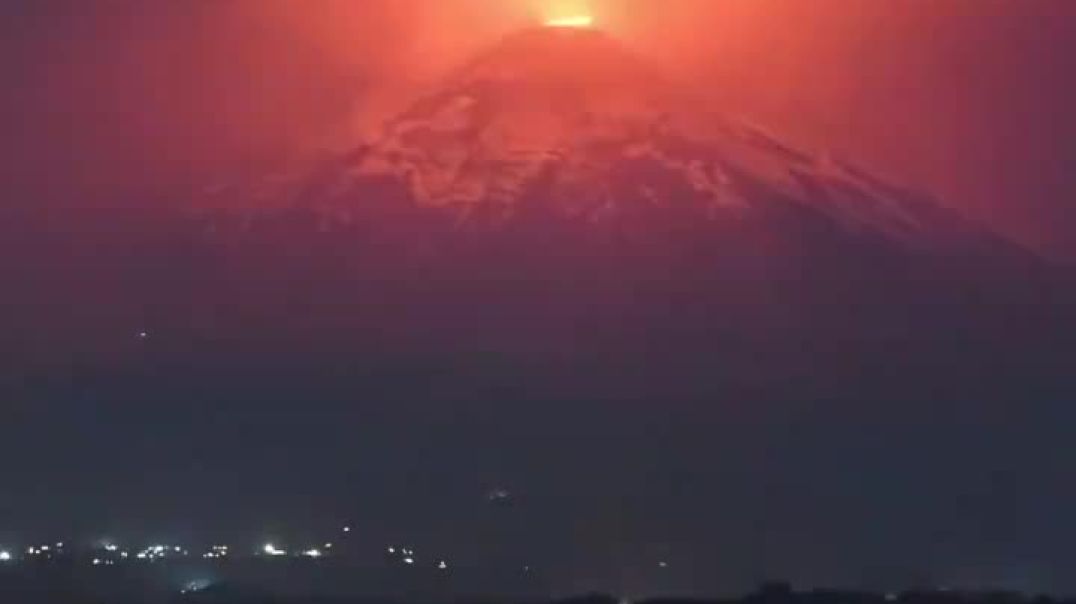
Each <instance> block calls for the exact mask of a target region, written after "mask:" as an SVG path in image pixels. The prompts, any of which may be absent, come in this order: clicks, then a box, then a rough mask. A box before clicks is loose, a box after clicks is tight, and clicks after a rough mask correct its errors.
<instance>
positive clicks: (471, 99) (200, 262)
mask: <svg viewBox="0 0 1076 604" xmlns="http://www.w3.org/2000/svg"><path fill="white" fill-rule="evenodd" d="M214 198H215V199H216V200H223V201H226V203H219V204H214ZM196 205H198V206H200V207H212V206H214V205H216V206H217V207H218V208H220V209H209V210H199V211H173V210H165V209H160V208H155V207H153V206H152V204H149V203H147V204H145V206H144V208H143V209H142V210H130V209H124V210H117V211H116V212H115V213H109V212H108V211H101V210H97V211H94V212H92V213H87V214H85V215H77V214H75V213H73V212H70V213H67V214H65V215H47V214H44V213H36V212H35V211H33V210H19V211H16V210H12V211H11V214H12V215H11V216H10V220H9V221H8V224H9V225H19V226H18V227H14V226H12V227H11V230H12V233H13V236H12V237H10V238H7V240H6V242H5V243H6V248H7V250H6V254H5V260H4V261H3V264H2V265H0V266H2V267H3V271H4V277H5V281H6V282H8V283H14V284H15V285H16V286H15V287H13V288H11V289H10V290H9V291H13V292H14V294H13V296H12V301H11V302H10V304H11V306H12V308H13V309H14V317H15V319H14V320H13V321H12V325H11V326H10V331H11V335H12V336H13V338H10V339H9V340H8V341H9V342H12V343H13V344H14V346H13V347H12V350H11V351H9V352H10V353H11V356H12V357H13V358H14V359H15V360H17V363H18V364H21V365H23V366H25V367H27V368H29V369H28V370H30V369H32V368H33V367H34V366H36V365H41V364H45V365H47V364H48V363H49V362H51V361H54V360H55V359H56V358H57V357H60V358H63V359H65V361H64V362H66V363H71V364H73V365H74V366H82V365H83V364H99V363H100V358H101V355H100V354H98V353H99V349H100V348H105V349H108V350H109V351H110V352H111V353H114V355H113V356H114V358H115V359H116V360H118V361H120V362H122V361H123V359H129V358H132V355H136V356H142V355H143V353H144V350H145V349H152V350H153V351H154V354H155V355H157V357H156V358H158V360H159V361H160V362H166V363H172V364H175V365H178V366H183V367H191V366H192V365H194V366H199V365H202V364H205V365H209V366H217V365H219V364H222V363H223V364H224V365H225V366H243V365H249V366H266V365H267V364H268V365H272V364H274V363H276V364H279V366H281V367H287V368H288V369H289V371H291V372H293V373H298V372H302V371H304V370H311V371H315V372H328V373H340V372H343V373H347V370H344V369H341V368H340V367H336V364H338V363H339V364H341V365H346V366H347V367H353V366H354V363H355V362H356V359H361V360H362V361H361V363H369V364H374V365H376V364H379V363H384V362H390V363H396V362H400V363H402V364H404V365H407V366H409V367H412V368H413V367H415V365H416V363H419V364H421V363H429V365H430V366H431V367H441V368H442V370H445V371H450V372H452V373H454V374H456V375H463V374H465V373H466V372H465V371H461V370H460V364H461V363H463V364H464V365H467V363H471V362H473V363H475V365H474V366H473V367H472V369H473V370H475V371H480V372H481V371H485V370H486V369H475V367H479V366H484V364H485V363H487V362H491V361H490V359H499V360H498V361H494V364H496V363H498V362H504V363H508V364H509V365H512V364H514V361H508V360H506V359H517V360H520V359H526V361H525V364H526V366H527V369H526V371H537V372H538V374H537V375H541V377H542V379H541V380H539V381H538V382H537V383H543V384H551V383H560V384H562V385H570V386H571V387H572V388H574V389H575V390H576V391H578V392H588V391H591V390H593V391H594V392H595V393H604V394H606V395H611V396H621V395H629V396H647V395H648V394H657V393H661V394H662V395H670V396H675V395H678V394H683V395H685V396H688V397H702V398H706V397H707V396H710V395H711V394H712V393H713V391H715V390H717V389H720V390H722V391H726V392H727V391H729V390H730V389H731V390H732V391H744V392H749V391H753V390H755V389H757V388H758V387H759V386H760V385H762V386H764V387H765V388H766V389H776V392H777V393H779V395H796V396H809V393H813V394H814V395H822V394H823V393H826V392H830V391H832V390H833V389H840V390H846V391H849V392H853V391H854V392H860V391H861V389H862V388H865V389H868V390H874V389H878V388H880V387H882V388H883V389H884V388H886V387H888V386H895V387H898V388H904V387H907V386H908V385H909V384H918V385H919V386H918V387H922V385H923V384H931V387H932V388H942V389H943V390H944V388H945V387H950V388H955V389H963V390H967V389H969V388H970V389H971V390H972V391H976V392H978V388H980V387H981V384H982V380H981V378H982V377H983V376H990V378H991V379H992V380H994V381H995V383H996V384H1002V385H1004V387H1007V388H1012V389H1014V390H1019V389H1021V388H1024V387H1026V385H1027V384H1028V383H1041V381H1042V380H1047V381H1049V382H1058V381H1059V380H1062V381H1063V380H1064V379H1067V378H1065V377H1064V375H1065V371H1064V370H1063V367H1062V365H1063V362H1062V359H1063V358H1064V357H1065V354H1066V353H1067V352H1068V351H1071V350H1072V347H1073V342H1074V333H1076V330H1074V329H1073V328H1072V321H1071V316H1070V314H1071V313H1069V312H1068V310H1067V306H1068V305H1069V304H1070V303H1071V301H1072V300H1073V299H1074V297H1073V294H1072V291H1073V287H1072V282H1073V280H1072V271H1071V270H1069V269H1068V268H1065V267H1057V266H1053V265H1050V264H1049V263H1047V262H1045V261H1043V260H1041V259H1039V258H1037V257H1035V256H1034V255H1033V254H1031V253H1029V252H1027V251H1026V250H1024V249H1022V248H1020V247H1018V246H1016V245H1014V244H1012V243H1010V242H1008V241H1005V240H1004V239H1002V238H1000V237H998V236H996V235H995V234H993V233H991V232H989V231H987V230H985V229H983V228H982V227H980V226H978V225H976V224H974V223H973V222H971V221H969V220H966V219H964V218H962V217H961V216H959V215H958V214H957V213H955V212H953V211H951V210H949V209H947V208H945V207H944V206H942V205H941V204H939V203H938V202H936V201H935V200H933V199H932V198H931V197H929V196H928V195H925V194H922V193H918V192H915V191H912V190H909V189H906V188H903V187H900V186H895V185H891V184H888V183H886V182H884V181H883V180H881V179H878V178H876V177H873V176H871V175H870V174H869V173H867V172H866V171H864V170H862V169H859V168H855V167H853V166H851V165H849V164H847V163H845V162H840V161H836V160H833V159H831V158H826V157H814V156H812V155H810V154H807V153H803V152H800V151H797V150H794V149H792V148H790V147H789V146H787V145H785V144H783V143H782V142H780V141H779V140H778V139H777V138H776V137H774V136H772V135H771V134H769V133H767V132H765V131H764V130H763V129H760V128H758V127H755V126H752V125H750V124H748V123H746V122H743V121H739V120H735V119H731V118H729V117H726V116H722V115H720V114H719V113H718V112H716V111H714V110H712V108H710V107H709V106H708V105H707V103H705V102H704V101H703V100H700V99H698V98H695V97H692V96H691V95H690V94H685V93H682V92H680V91H678V90H677V89H676V87H675V86H673V85H671V84H668V83H667V82H665V81H663V80H662V79H661V77H660V75H659V74H656V73H654V72H653V71H652V70H651V69H650V68H649V67H648V66H647V65H646V63H645V62H643V61H641V60H639V59H638V58H637V57H635V56H634V55H633V54H631V53H630V52H629V51H628V50H626V49H624V48H623V47H621V46H620V45H619V44H618V43H617V42H616V41H614V40H612V39H610V38H608V37H607V36H605V35H603V34H602V33H600V32H595V31H572V30H558V29H540V30H533V31H525V32H522V33H519V34H517V35H515V36H511V37H509V38H507V39H505V40H504V41H502V43H500V44H499V45H497V46H496V47H494V48H492V49H491V50H489V51H488V52H487V53H484V54H483V55H481V56H479V57H478V58H476V59H475V60H474V61H473V62H472V63H471V64H469V65H467V66H465V67H464V68H463V69H461V70H459V71H458V72H457V73H455V74H453V75H452V76H451V77H449V78H448V79H447V80H446V82H445V83H444V84H443V85H442V86H441V87H439V88H438V89H436V90H434V91H433V92H432V93H431V94H429V95H427V96H425V97H424V98H422V99H421V100H419V101H418V102H416V103H415V104H414V105H413V106H411V107H410V108H409V109H407V110H406V111H403V112H402V113H400V114H399V115H398V116H397V117H395V118H394V119H391V120H390V121H389V122H388V123H387V124H386V126H385V128H384V130H383V132H382V133H381V135H379V136H378V137H376V138H375V139H374V140H371V141H369V142H368V143H366V144H364V145H362V146H360V147H357V148H356V149H355V150H354V151H352V152H350V153H346V154H342V155H341V156H339V157H336V158H333V159H332V160H331V161H326V162H324V163H323V165H321V166H320V167H319V168H317V169H314V170H310V171H305V172H303V173H301V174H296V175H286V176H277V177H273V178H267V179H265V180H264V181H261V182H259V183H255V184H248V185H244V186H241V187H227V188H221V189H218V190H216V191H214V192H213V193H212V194H211V195H208V196H207V198H206V199H202V200H199V201H198V202H197V204H196ZM223 208H232V209H223ZM234 208H244V209H241V210H237V209H234ZM72 299H78V300H80V302H79V304H78V305H77V306H76V307H75V308H68V307H67V306H66V304H65V303H63V302H60V301H66V300H72ZM143 331H146V332H148V333H146V334H144V335H145V336H147V337H134V336H133V334H141V333H142V332H143ZM117 334H122V335H117ZM16 351H17V352H16ZM188 357H190V358H189V359H188ZM90 358H93V359H94V360H92V361H90V360H88V359H90ZM180 358H184V359H187V360H183V361H181V360H179V359H180ZM166 359H171V360H166ZM191 359H193V360H191ZM345 359H346V361H345ZM386 359H393V360H392V361H386ZM400 359H407V360H402V361H401V360H400ZM416 359H422V360H421V361H418V360H416ZM462 359H471V361H464V360H462ZM474 359H483V360H482V361H473V360H474ZM334 367H335V368H334ZM444 368H448V369H444ZM494 371H495V370H494ZM910 375H915V376H920V379H918V380H915V379H908V377H907V376H910ZM461 379H462V378H461ZM883 384H884V385H888V386H881V385H883ZM980 394H981V392H980Z"/></svg>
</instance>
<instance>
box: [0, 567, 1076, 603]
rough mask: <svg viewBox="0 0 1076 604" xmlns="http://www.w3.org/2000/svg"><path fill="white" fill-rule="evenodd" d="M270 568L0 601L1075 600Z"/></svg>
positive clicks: (176, 571)
mask: <svg viewBox="0 0 1076 604" xmlns="http://www.w3.org/2000/svg"><path fill="white" fill-rule="evenodd" d="M273 566H274V568H272V569H271V572H269V570H270V569H269V568H268V567H267V566H265V565H261V564H251V565H249V566H244V565H241V564H240V565H235V566H233V567H232V568H230V569H228V570H227V572H219V571H218V572H216V573H206V572H204V567H203V568H199V567H198V566H196V565H187V566H183V565H159V566H157V567H156V568H133V567H132V568H115V569H96V570H95V571H94V572H92V573H91V572H86V569H79V568H75V567H69V568H62V567H52V568H47V569H40V568H39V569H26V568H23V569H18V570H15V569H7V570H3V569H0V604H1076V598H1072V597H1056V596H1048V595H1030V594H1023V593H1017V592H1008V591H989V590H977V591H976V590H960V589H940V588H928V589H914V590H907V591H902V592H889V593H882V592H869V591H855V590H839V589H814V590H810V591H796V590H793V589H792V588H790V587H789V586H788V585H786V584H784V583H771V584H764V585H763V586H761V587H760V588H759V589H758V590H756V591H754V592H753V593H750V594H747V595H743V596H739V597H726V598H705V597H649V598H643V599H631V598H624V597H616V596H612V595H605V594H587V595H580V596H574V597H555V596H552V595H550V594H551V593H553V591H552V590H551V589H550V588H549V586H547V585H543V583H542V581H541V580H540V579H539V578H537V577H536V578H535V579H534V580H532V581H530V582H527V581H518V580H509V579H506V578H505V577H497V576H492V575H491V576H482V575H480V574H477V573H471V574H467V573H460V574H459V575H456V576H449V575H448V574H444V575H442V576H440V577H439V578H434V577H433V576H425V577H424V576H420V575H416V574H413V573H412V574H406V573H385V572H384V570H383V569H382V570H381V571H374V570H373V569H368V570H363V569H358V568H355V567H346V568H345V567H343V566H341V567H337V568H333V567H331V566H328V567H324V566H323V567H312V566H309V565H307V566H300V565H296V566H289V565H273ZM101 570H105V572H101ZM344 571H346V572H344Z"/></svg>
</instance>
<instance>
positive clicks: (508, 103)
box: [310, 27, 996, 249]
mask: <svg viewBox="0 0 1076 604" xmlns="http://www.w3.org/2000/svg"><path fill="white" fill-rule="evenodd" d="M345 163H346V165H345V166H344V168H343V169H342V170H334V172H333V174H332V176H330V177H329V178H328V180H325V181H322V182H319V183H317V185H318V186H316V187H315V193H314V194H313V195H312V196H310V198H311V199H312V201H313V202H314V203H316V204H317V205H322V204H329V205H331V206H334V207H336V208H341V207H348V206H353V204H358V205H361V204H362V203H363V200H364V199H368V198H369V197H370V195H371V194H370V192H371V191H372V190H380V187H382V186H383V185H384V183H385V182H391V183H394V184H395V190H403V191H405V192H406V196H407V197H408V198H409V199H410V201H411V202H413V203H414V204H415V205H416V206H419V207H431V206H432V207H438V208H452V209H454V210H458V211H459V212H460V213H461V216H462V217H464V218H474V217H482V219H483V220H493V221H494V222H500V221H504V220H509V219H511V217H512V216H513V215H514V214H515V212H516V211H517V210H518V209H519V207H520V205H521V204H523V203H526V202H528V201H539V202H540V203H541V204H543V205H544V206H545V209H547V210H550V211H553V212H555V213H556V214H558V215H561V216H564V217H573V218H577V219H584V220H586V221H591V222H603V221H609V220H614V221H615V220H617V218H618V217H624V216H629V215H633V214H636V213H638V212H639V211H647V212H649V211H651V210H659V209H661V208H671V209H675V210H677V211H678V212H687V213H689V214H691V215H693V216H694V217H695V218H696V219H708V220H726V219H729V218H751V217H755V218H761V219H765V220H770V219H772V218H773V217H774V216H775V215H776V216H780V217H781V218H782V219H790V220H808V221H820V222H821V223H825V224H828V225H830V226H831V227H833V228H835V229H837V230H840V231H843V232H845V233H846V234H848V235H851V236H854V237H860V236H867V237H871V238H875V237H877V238H880V239H884V240H886V241H887V242H889V243H895V244H898V245H899V246H901V247H911V248H916V249H924V248H926V249H939V248H943V249H954V248H955V249H960V248H963V247H965V246H972V247H979V246H982V245H984V244H985V245H988V246H993V245H994V244H996V241H995V240H994V239H993V238H992V237H991V236H989V235H987V234H986V233H985V232H982V231H981V230H979V229H977V228H973V227H972V226H971V225H969V224H966V223H965V222H964V221H963V220H961V219H959V217H958V216H956V215H955V214H953V213H951V212H949V211H947V210H946V209H944V208H943V207H941V206H940V205H939V204H937V203H936V202H935V201H934V200H932V199H930V198H929V197H927V196H924V195H921V194H919V193H916V192H913V191H910V190H905V189H901V188H899V187H894V186H890V185H887V184H885V183H884V182H882V181H881V180H879V179H876V178H873V177H871V176H869V175H867V174H866V173H864V172H863V171H860V170H856V169H854V168H852V167H850V166H847V165H843V164H841V163H839V162H835V161H832V160H830V159H828V158H816V157H812V156H811V155H809V154H807V153H803V152H799V151H796V150H794V149H792V148H790V147H789V146H787V145H785V144H783V143H781V142H780V141H778V140H777V139H776V138H775V137H773V136H771V135H770V134H768V133H766V132H765V131H764V130H762V129H760V128H758V127H756V126H753V125H751V124H749V123H747V122H745V121H743V120H738V119H732V118H729V117H727V116H723V115H721V114H720V113H719V112H717V111H715V110H714V109H713V108H712V107H711V106H710V105H709V103H708V102H706V101H705V100H703V99H702V98H701V97H697V96H693V95H692V94H690V93H689V92H686V91H684V90H682V89H681V87H679V86H677V85H675V84H673V83H670V82H669V81H667V80H665V79H663V78H662V76H661V74H660V73H659V72H658V71H657V70H656V69H654V68H652V67H651V66H650V65H649V64H648V63H647V62H646V61H645V60H644V59H642V58H640V57H638V56H637V55H635V54H634V53H632V52H631V51H630V50H629V49H627V48H625V47H624V46H623V45H622V44H621V43H619V42H618V41H617V40H615V39H614V38H612V37H610V36H608V35H606V34H605V33H603V32H601V31H599V30H594V29H586V28H582V29H576V28H556V27H544V28H536V29H532V30H526V31H522V32H519V33H517V34H514V35H511V36H508V37H506V38H505V39H503V40H502V41H501V42H500V43H499V44H497V45H496V46H494V47H493V48H491V49H490V50H488V51H486V52H484V53H481V54H480V55H479V56H478V57H477V58H475V59H474V60H472V61H471V62H469V63H468V64H467V65H466V66H464V67H463V68H462V69H459V70H458V71H456V72H455V73H454V74H452V75H451V76H450V77H449V78H447V79H446V81H445V82H444V83H443V84H442V85H441V86H440V87H438V88H437V89H436V90H434V91H433V92H432V93H431V94H429V95H427V96H425V97H423V98H421V99H420V100H419V101H417V102H416V103H415V104H414V105H412V106H411V107H410V108H409V109H408V110H406V111H404V112H402V113H401V114H399V115H398V116H397V117H395V118H394V119H391V120H389V121H388V122H387V123H386V125H385V127H384V129H383V131H382V132H381V134H380V135H379V136H377V137H376V138H375V139H374V140H373V141H371V143H370V144H369V146H367V147H365V148H364V149H363V151H362V152H360V153H356V154H354V155H353V156H351V157H350V158H349V159H348V160H347V161H346V162H345ZM371 183H377V184H378V187H374V188H371V186H370V185H371Z"/></svg>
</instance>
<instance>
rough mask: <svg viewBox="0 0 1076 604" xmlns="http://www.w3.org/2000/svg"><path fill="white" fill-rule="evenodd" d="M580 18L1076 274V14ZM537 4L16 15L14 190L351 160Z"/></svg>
mask: <svg viewBox="0 0 1076 604" xmlns="http://www.w3.org/2000/svg"><path fill="white" fill-rule="evenodd" d="M557 1H558V0H552V2H550V3H548V4H552V3H555V2H557ZM559 1H561V2H575V1H577V0H559ZM589 3H590V5H591V6H590V8H591V9H592V10H593V12H594V13H595V15H596V16H597V18H598V19H599V21H600V23H601V24H602V26H603V27H605V28H607V29H609V30H610V31H611V32H612V33H614V34H615V35H617V36H619V37H621V38H623V39H625V40H627V41H628V42H629V43H630V44H632V45H633V46H635V47H637V48H638V49H639V51H640V52H642V53H645V54H648V55H650V56H652V57H653V58H654V60H656V61H658V62H660V63H662V64H664V65H665V67H666V69H668V70H670V71H671V72H674V73H675V74H677V76H678V77H680V78H681V79H683V80H684V81H685V82H687V83H689V84H691V85H695V86H698V87H699V88H702V89H704V90H705V91H706V92H707V93H708V94H710V95H712V96H713V97H714V99H715V102H717V103H719V104H721V105H723V106H726V107H727V108H728V109H729V110H730V111H732V112H735V113H742V114H746V115H748V116H752V117H754V118H755V119H756V121H759V122H761V123H763V124H767V125H769V126H770V127H771V129H773V130H774V131H776V132H778V133H782V134H783V135H784V136H785V137H786V138H789V139H791V140H793V141H796V142H798V143H800V144H803V145H806V146H808V147H811V148H814V149H832V150H833V151H834V152H835V153H838V154H840V155H842V156H846V157H851V158H854V159H855V160H856V161H859V162H862V163H865V164H867V165H869V166H871V167H872V168H873V169H875V170H876V171H879V172H882V173H884V174H887V175H890V176H891V177H893V178H896V179H898V180H903V181H908V182H910V183H913V184H919V185H921V186H923V187H926V188H930V189H932V190H934V191H936V192H938V193H940V194H941V195H942V196H943V197H944V198H945V199H946V200H947V202H949V203H950V204H951V205H954V206H958V207H960V208H962V209H963V210H964V211H965V212H967V213H969V214H971V215H972V216H975V217H977V218H980V219H982V220H984V221H986V222H989V223H991V224H993V225H995V226H997V227H998V228H1001V229H1003V230H1005V231H1006V232H1007V233H1009V234H1010V235H1012V236H1014V237H1017V238H1019V239H1021V240H1023V241H1026V242H1029V243H1031V244H1033V245H1035V246H1036V247H1039V248H1041V249H1044V250H1049V251H1052V252H1056V253H1060V254H1065V255H1069V256H1076V203H1073V197H1074V195H1076V175H1074V174H1076V171H1073V170H1072V169H1071V168H1070V166H1071V165H1072V163H1073V161H1074V160H1076V117H1074V116H1073V114H1072V111H1071V107H1073V106H1076V85H1074V84H1072V83H1071V78H1070V77H1069V76H1068V71H1067V67H1068V65H1067V62H1068V60H1067V59H1066V56H1069V55H1073V54H1076V6H1074V5H1073V4H1072V3H1071V2H1068V1H1067V0H1026V1H1022V2H1000V1H995V0H906V1H901V2H897V1H877V2H859V1H853V0H812V1H811V2H803V1H802V0H661V1H660V2H659V1H657V0H590V2H589ZM546 5H547V2H543V1H542V0H518V1H516V2H513V1H511V0H438V1H436V2H434V1H430V0H364V1H363V2H353V1H351V0H317V1H314V2H294V1H291V0H236V1H235V2H227V3H216V2H179V3H153V5H152V7H150V6H148V5H147V3H142V2H136V1H133V0H132V1H120V2H110V3H86V2H69V1H67V0H50V1H48V2H40V3H28V4H26V5H24V6H22V7H5V8H3V9H0V11H4V12H5V13H7V14H6V15H5V18H4V26H5V29H6V30H7V31H6V32H5V36H4V40H5V41H4V43H3V46H4V47H5V50H6V51H5V52H4V56H5V67H6V68H7V69H6V71H7V72H8V74H9V75H8V77H9V78H10V80H9V84H10V88H9V90H10V93H9V94H7V95H6V98H4V99H3V101H2V102H3V104H4V105H6V106H7V109H6V110H5V111H4V114H5V115H6V117H7V119H6V120H5V121H7V122H9V123H8V124H6V125H5V131H6V132H9V133H11V134H9V135H8V137H6V140H5V142H4V143H2V145H3V147H0V152H2V153H3V155H4V157H5V161H4V171H5V172H6V174H4V177H5V178H4V181H5V182H7V183H9V185H10V184H16V185H17V186H18V187H19V189H18V190H19V192H20V194H21V198H23V199H27V200H30V199H32V198H35V197H40V191H41V190H42V188H46V189H49V190H52V191H53V192H54V193H55V196H57V197H68V198H70V197H72V195H73V194H72V193H71V191H72V190H74V191H76V195H77V197H78V198H79V199H87V198H89V197H97V198H99V199H113V198H114V197H113V196H112V193H113V192H114V191H119V190H131V189H138V190H145V189H147V188H167V187H168V186H170V185H173V184H175V183H188V182H200V181H202V180H206V179H211V178H213V177H214V176H213V175H216V174H221V173H232V172H233V171H234V169H235V167H236V166H238V165H250V164H251V163H252V162H253V163H256V164H257V165H264V164H262V163H257V162H260V161H267V160H270V159H278V158H280V157H282V156H285V155H288V154H292V155H294V153H295V150H296V149H306V148H309V147H311V146H318V145H321V144H323V143H325V142H326V141H334V142H339V141H341V140H346V139H347V138H348V137H350V136H351V131H350V130H349V126H348V124H355V123H359V124H364V123H370V122H371V121H374V120H375V119H376V116H379V115H382V114H384V113H385V112H388V111H392V110H393V108H395V107H397V106H399V104H400V103H401V102H403V99H406V98H407V95H408V94H410V93H412V92H413V91H414V90H417V89H421V88H422V87H423V86H428V85H430V84H431V83H432V82H434V81H436V79H437V77H439V75H440V74H442V73H444V71H445V70H446V69H449V68H451V66H452V65H454V64H457V63H458V62H460V61H462V60H464V59H465V58H466V57H467V56H468V55H469V53H471V52H473V51H474V50H475V49H476V48H480V47H482V46H484V45H488V44H490V43H491V42H492V41H493V40H495V39H496V37H497V36H498V35H500V34H501V33H503V32H507V31H511V30H512V29H514V28H516V27H520V26H523V25H525V24H527V23H529V22H532V21H534V20H536V19H539V18H540V14H541V12H542V11H543V10H544V7H546ZM563 10H568V11H570V10H572V8H571V7H568V8H565V9H563ZM91 194H92V195H91Z"/></svg>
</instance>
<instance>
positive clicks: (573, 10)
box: [543, 0, 594, 29]
mask: <svg viewBox="0 0 1076 604" xmlns="http://www.w3.org/2000/svg"><path fill="white" fill-rule="evenodd" d="M544 8H545V10H544V11H543V13H544V14H543V17H544V23H545V26H546V27H566V28H577V29H586V28H589V27H594V14H593V12H592V11H591V10H590V6H589V5H588V3H587V2H585V1H580V0H575V1H572V0H560V1H558V2H550V3H548V4H546V5H545V7H544Z"/></svg>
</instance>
